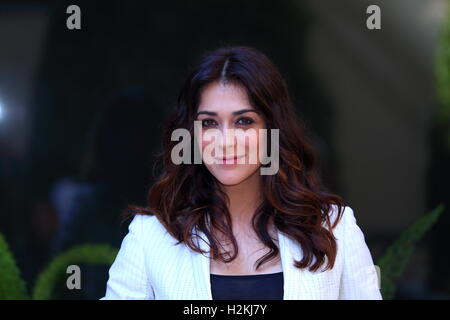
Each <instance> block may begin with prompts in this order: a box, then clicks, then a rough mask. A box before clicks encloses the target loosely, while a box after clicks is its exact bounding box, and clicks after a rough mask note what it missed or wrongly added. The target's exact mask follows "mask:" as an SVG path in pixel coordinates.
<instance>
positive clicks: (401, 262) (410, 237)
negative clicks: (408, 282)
mask: <svg viewBox="0 0 450 320" xmlns="http://www.w3.org/2000/svg"><path fill="white" fill-rule="evenodd" d="M443 211H444V205H443V204H442V203H441V204H439V205H438V206H437V208H436V209H434V210H432V211H430V212H429V213H427V214H426V215H424V216H423V217H421V218H419V219H418V220H417V221H416V222H415V223H414V224H412V225H411V226H410V227H409V228H408V229H406V230H405V231H403V232H402V233H401V234H400V236H399V238H398V239H397V240H396V241H394V243H393V244H392V245H390V246H389V247H388V248H387V250H386V253H385V254H384V255H383V256H382V257H381V258H380V259H379V260H378V262H377V265H378V266H379V267H380V270H381V292H382V295H383V299H386V300H389V299H392V298H393V297H394V294H395V280H396V279H397V278H399V277H400V276H401V275H402V273H403V271H404V270H405V267H406V265H407V263H408V260H409V258H410V256H411V255H412V253H413V251H414V249H415V248H416V246H417V244H418V242H419V241H420V240H421V239H422V237H423V235H424V234H425V233H426V232H427V231H428V230H429V229H431V227H432V226H433V225H434V224H435V222H436V221H437V219H438V218H439V216H440V214H441V213H442V212H443Z"/></svg>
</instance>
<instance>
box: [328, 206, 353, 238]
mask: <svg viewBox="0 0 450 320" xmlns="http://www.w3.org/2000/svg"><path fill="white" fill-rule="evenodd" d="M329 217H330V223H331V225H332V226H333V225H334V224H335V223H336V226H335V228H334V229H333V230H334V231H335V232H340V231H341V230H345V229H346V228H347V227H348V225H351V224H353V223H356V219H355V213H354V212H353V209H352V208H351V207H350V206H343V207H341V211H339V207H338V206H337V205H335V204H332V205H331V210H330V212H329ZM336 220H338V221H337V222H336Z"/></svg>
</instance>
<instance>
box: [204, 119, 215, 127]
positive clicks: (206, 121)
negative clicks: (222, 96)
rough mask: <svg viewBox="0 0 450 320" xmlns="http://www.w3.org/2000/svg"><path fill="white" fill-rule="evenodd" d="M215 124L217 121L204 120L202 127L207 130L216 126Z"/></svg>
mask: <svg viewBox="0 0 450 320" xmlns="http://www.w3.org/2000/svg"><path fill="white" fill-rule="evenodd" d="M215 123H216V121H215V120H214V119H203V120H202V126H203V127H206V128H208V127H212V126H214V125H215Z"/></svg>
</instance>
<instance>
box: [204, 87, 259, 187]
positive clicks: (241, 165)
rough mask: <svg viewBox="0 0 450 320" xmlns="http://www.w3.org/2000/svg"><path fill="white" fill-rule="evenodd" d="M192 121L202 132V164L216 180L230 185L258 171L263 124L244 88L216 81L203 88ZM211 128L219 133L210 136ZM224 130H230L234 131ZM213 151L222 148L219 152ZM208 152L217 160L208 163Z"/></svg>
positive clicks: (238, 182)
mask: <svg viewBox="0 0 450 320" xmlns="http://www.w3.org/2000/svg"><path fill="white" fill-rule="evenodd" d="M196 120H197V121H201V128H202V133H201V135H199V136H198V140H197V142H198V144H199V146H200V150H201V151H202V161H203V164H204V165H205V166H206V167H207V168H208V170H209V172H211V174H212V175H213V176H214V177H216V179H217V180H218V181H219V182H221V183H222V184H224V185H227V186H232V185H237V184H240V183H241V182H243V181H245V180H246V179H247V178H249V177H250V176H252V175H254V174H259V170H258V169H259V168H260V166H261V163H260V161H259V157H258V154H259V152H260V148H261V147H262V145H260V138H259V137H260V135H259V132H260V130H259V129H265V128H266V127H265V122H264V119H263V117H262V115H261V114H260V112H259V111H258V110H256V109H255V108H253V107H252V106H251V104H250V102H249V100H248V96H247V93H246V91H245V88H244V87H242V86H241V85H239V84H232V83H229V84H222V83H220V82H213V83H210V84H209V85H207V86H206V87H204V88H203V90H202V91H201V94H200V104H199V107H198V110H197V115H196ZM212 129H216V130H217V131H215V132H216V133H217V132H218V133H220V135H219V136H214V135H213V134H212V133H213V132H214V130H212ZM228 129H234V130H233V131H234V133H232V131H230V130H228ZM238 129H240V130H238ZM227 133H228V136H227ZM216 137H220V138H219V139H216ZM217 150H222V154H220V153H217V152H216V151H217ZM208 155H211V156H212V158H214V159H216V160H217V161H218V162H220V163H218V164H211V163H210V162H211V158H210V157H209V156H208ZM207 157H208V158H207ZM224 158H225V159H226V160H224ZM238 159H239V160H238ZM208 160H210V161H208Z"/></svg>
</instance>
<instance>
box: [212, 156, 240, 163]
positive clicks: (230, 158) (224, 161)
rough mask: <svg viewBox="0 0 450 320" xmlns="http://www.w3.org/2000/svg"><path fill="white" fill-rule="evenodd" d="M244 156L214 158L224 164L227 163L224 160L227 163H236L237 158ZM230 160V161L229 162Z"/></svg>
mask: <svg viewBox="0 0 450 320" xmlns="http://www.w3.org/2000/svg"><path fill="white" fill-rule="evenodd" d="M242 157H244V156H234V157H228V158H227V157H223V158H216V159H217V160H219V161H220V160H222V162H223V163H224V164H227V163H226V162H228V163H229V164H233V163H237V160H238V159H240V158H242ZM230 162H231V163H230Z"/></svg>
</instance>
